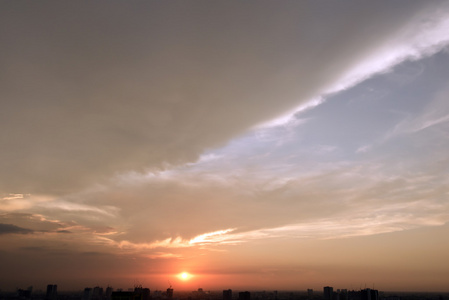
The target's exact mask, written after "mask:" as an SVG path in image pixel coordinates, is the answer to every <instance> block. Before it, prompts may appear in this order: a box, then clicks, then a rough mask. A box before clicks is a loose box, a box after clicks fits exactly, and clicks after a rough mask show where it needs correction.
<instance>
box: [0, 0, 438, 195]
mask: <svg viewBox="0 0 449 300" xmlns="http://www.w3.org/2000/svg"><path fill="white" fill-rule="evenodd" d="M2 5H4V6H7V7H6V8H5V9H1V10H0V11H1V12H2V16H0V17H1V18H2V20H4V28H6V30H5V31H3V33H2V40H3V41H4V43H3V44H4V45H5V46H4V47H2V49H1V51H0V58H1V59H2V61H3V68H2V69H3V70H4V74H6V75H5V76H4V77H3V80H2V81H1V82H2V83H1V86H0V90H1V91H2V92H1V94H0V97H1V98H2V99H3V100H2V103H3V105H2V112H1V118H0V136H1V137H2V140H1V141H0V147H1V148H0V152H1V153H2V165H1V166H0V170H1V171H0V190H2V191H4V192H5V193H16V192H20V193H33V194H47V195H48V194H53V195H54V194H56V195H61V194H65V193H67V192H73V191H77V190H79V189H80V188H83V187H86V186H91V185H95V184H97V183H98V182H104V181H105V180H106V179H108V178H110V177H111V176H113V175H115V174H117V173H122V172H127V171H132V170H134V171H139V172H140V171H145V170H148V169H150V170H156V169H164V168H167V167H170V166H173V165H179V164H185V163H188V162H193V161H196V160H197V159H198V158H199V157H200V155H201V154H202V153H203V152H204V151H205V150H206V149H210V148H213V147H218V146H221V145H224V144H225V143H227V142H228V141H229V140H230V139H231V138H233V137H235V136H237V135H239V134H242V133H243V132H245V131H246V130H248V128H251V127H252V126H254V124H258V123H261V122H263V121H264V120H267V119H270V118H273V117H275V116H277V115H280V114H282V113H284V112H286V111H289V110H291V109H294V108H295V107H297V106H298V105H299V104H301V103H304V102H305V101H307V100H309V99H311V98H313V97H315V96H317V95H319V94H321V93H322V91H323V90H327V89H329V87H331V86H332V85H333V84H335V82H339V80H340V78H341V74H346V72H348V71H349V70H352V69H353V68H354V66H357V65H359V64H360V61H363V60H365V59H366V57H369V56H370V55H373V49H379V47H381V46H382V45H385V44H388V42H389V41H392V40H395V39H397V36H398V35H399V36H401V30H403V28H404V27H407V25H408V24H409V22H413V21H414V20H416V18H418V19H419V18H424V17H427V16H429V17H430V18H432V17H433V15H432V13H433V11H431V10H429V9H428V8H427V7H428V6H430V7H431V8H433V7H435V6H438V5H437V3H434V2H429V3H415V2H409V1H403V2H401V5H397V4H396V3H389V2H382V3H373V2H360V3H354V2H352V1H343V2H340V3H338V4H336V3H335V4H333V3H328V5H325V6H323V5H321V4H320V3H317V2H307V3H303V2H301V3H294V2H292V3H289V4H288V5H282V6H281V5H278V4H277V3H274V2H269V1H267V2H263V3H259V2H248V3H245V4H242V3H233V2H224V3H201V4H199V3H198V4H194V5H192V4H190V5H186V4H183V3H182V2H179V3H175V4H165V3H158V4H156V3H153V2H148V3H141V4H139V5H130V4H127V3H126V4H125V3H108V4H107V5H108V9H107V10H105V9H104V7H103V5H100V4H92V3H89V4H88V3H74V4H71V5H69V6H67V5H62V4H60V3H58V2H53V1H49V2H46V3H45V4H43V5H41V6H39V7H34V6H23V5H19V4H15V3H9V4H2ZM49 6H51V9H49V8H48V7H49ZM124 12H127V13H126V14H125V13H124ZM348 13H350V15H351V17H350V18H348V17H347V14H348ZM12 16H13V17H12ZM73 16H82V17H80V18H82V21H80V20H79V19H77V18H74V17H73ZM131 16H132V17H131ZM193 16H194V17H193ZM329 16H332V17H329ZM417 16H418V17H417ZM118 19H119V20H120V22H117V20H118ZM349 19H350V20H351V21H350V22H349V21H348V20H349ZM50 20H51V21H50ZM379 20H382V21H381V22H379ZM354 24H357V25H356V26H355V25H354ZM305 28H307V30H306V29H305ZM86 32H88V34H86ZM249 37H250V38H249ZM367 37H370V38H369V39H367ZM432 41H433V40H432ZM404 42H407V40H405V41H404ZM426 42H427V40H426ZM426 45H427V44H426ZM424 46H425V45H424ZM387 50H388V49H387Z"/></svg>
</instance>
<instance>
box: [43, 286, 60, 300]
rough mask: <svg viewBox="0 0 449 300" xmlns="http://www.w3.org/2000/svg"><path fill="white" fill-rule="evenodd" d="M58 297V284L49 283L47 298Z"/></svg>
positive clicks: (49, 299)
mask: <svg viewBox="0 0 449 300" xmlns="http://www.w3.org/2000/svg"><path fill="white" fill-rule="evenodd" d="M57 298H58V286H57V285H56V284H49V285H47V294H46V295H45V299H46V300H56V299H57Z"/></svg>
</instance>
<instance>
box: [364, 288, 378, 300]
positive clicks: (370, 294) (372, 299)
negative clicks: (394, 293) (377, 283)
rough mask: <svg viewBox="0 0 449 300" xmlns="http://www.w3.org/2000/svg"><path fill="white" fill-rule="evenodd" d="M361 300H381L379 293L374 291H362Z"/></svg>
mask: <svg viewBox="0 0 449 300" xmlns="http://www.w3.org/2000/svg"><path fill="white" fill-rule="evenodd" d="M360 299H361V300H379V291H378V290H372V289H364V290H361V291H360Z"/></svg>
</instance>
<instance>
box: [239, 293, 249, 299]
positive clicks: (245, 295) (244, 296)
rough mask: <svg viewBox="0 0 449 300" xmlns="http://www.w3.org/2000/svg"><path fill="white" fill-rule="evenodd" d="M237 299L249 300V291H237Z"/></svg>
mask: <svg viewBox="0 0 449 300" xmlns="http://www.w3.org/2000/svg"><path fill="white" fill-rule="evenodd" d="M239 300H251V293H250V292H248V291H245V292H239Z"/></svg>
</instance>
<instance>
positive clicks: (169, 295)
mask: <svg viewBox="0 0 449 300" xmlns="http://www.w3.org/2000/svg"><path fill="white" fill-rule="evenodd" d="M167 298H168V299H172V298H173V289H172V288H171V286H170V287H169V288H168V289H167Z"/></svg>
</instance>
